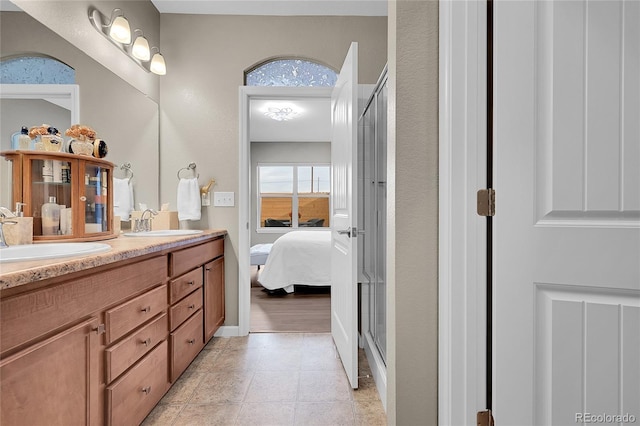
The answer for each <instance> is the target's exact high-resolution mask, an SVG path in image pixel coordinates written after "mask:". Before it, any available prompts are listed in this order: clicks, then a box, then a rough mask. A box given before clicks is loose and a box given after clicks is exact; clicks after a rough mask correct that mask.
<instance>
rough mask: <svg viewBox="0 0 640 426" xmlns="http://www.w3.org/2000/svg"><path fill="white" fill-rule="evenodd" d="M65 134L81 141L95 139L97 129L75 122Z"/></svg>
mask: <svg viewBox="0 0 640 426" xmlns="http://www.w3.org/2000/svg"><path fill="white" fill-rule="evenodd" d="M64 134H65V135H66V136H71V137H72V138H74V139H78V140H81V141H87V140H93V139H95V138H96V131H95V130H93V129H92V128H91V127H89V126H84V125H82V124H74V125H73V126H71V127H70V128H68V129H67V130H66V131H65V132H64Z"/></svg>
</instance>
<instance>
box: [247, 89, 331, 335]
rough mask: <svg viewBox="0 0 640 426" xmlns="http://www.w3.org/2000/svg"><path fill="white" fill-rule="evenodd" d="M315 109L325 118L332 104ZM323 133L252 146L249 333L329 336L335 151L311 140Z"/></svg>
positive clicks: (260, 136)
mask: <svg viewBox="0 0 640 426" xmlns="http://www.w3.org/2000/svg"><path fill="white" fill-rule="evenodd" d="M263 102H267V101H264V100H260V101H257V104H262V103H263ZM269 102H274V101H269ZM278 102H282V101H278ZM290 102H291V101H290ZM308 102H309V101H302V100H298V101H295V102H293V104H295V105H297V106H298V107H299V105H301V104H303V103H308ZM316 103H317V102H316ZM313 108H326V110H327V115H328V110H329V104H328V103H327V104H326V105H324V102H323V103H322V104H321V105H314V106H313ZM252 109H253V107H252ZM307 110H309V108H307ZM321 121H322V122H324V121H328V120H321ZM326 124H327V126H329V125H330V123H329V122H327V123H326ZM323 133H324V132H323V131H322V132H314V133H312V134H310V135H308V136H301V135H300V134H292V135H291V137H292V139H293V138H295V140H290V141H286V142H283V141H280V140H281V139H284V135H280V136H279V137H278V139H280V140H279V141H273V142H269V141H266V140H265V139H268V138H269V136H268V135H269V134H270V132H268V133H267V135H265V134H264V133H262V132H255V135H254V137H253V138H252V142H251V144H250V145H251V148H250V157H251V170H252V171H253V172H254V173H253V176H254V177H253V179H252V182H251V192H252V194H251V222H250V223H251V249H250V264H251V265H250V271H251V316H250V328H249V331H250V332H253V333H256V332H271V333H273V332H312V333H329V332H330V331H331V316H330V310H331V299H330V298H331V291H330V281H331V277H330V263H331V259H330V248H331V245H330V244H331V234H330V228H329V185H330V181H329V173H330V161H331V146H330V143H329V142H325V141H321V140H318V141H313V140H306V139H309V138H312V137H313V138H318V137H323V136H324V135H323Z"/></svg>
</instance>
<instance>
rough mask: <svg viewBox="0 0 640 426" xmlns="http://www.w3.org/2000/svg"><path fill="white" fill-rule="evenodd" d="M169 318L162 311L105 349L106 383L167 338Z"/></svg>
mask: <svg viewBox="0 0 640 426" xmlns="http://www.w3.org/2000/svg"><path fill="white" fill-rule="evenodd" d="M168 322H169V318H168V316H167V314H166V313H163V314H162V315H160V316H159V317H158V318H156V319H155V320H153V321H152V322H150V323H149V324H147V325H145V326H144V327H142V328H141V329H139V330H136V331H135V332H134V333H133V334H131V335H130V336H129V337H127V338H125V339H124V340H123V341H121V342H119V343H117V344H116V345H114V346H113V347H111V348H109V349H106V350H105V353H106V356H107V383H110V382H111V381H112V380H113V379H115V378H116V377H118V376H119V375H120V374H122V373H123V372H124V371H125V370H126V369H127V368H129V367H130V366H132V365H133V364H135V362H136V361H137V360H139V359H140V358H142V356H143V355H144V354H146V353H147V352H149V351H150V350H151V349H152V348H153V347H154V346H156V345H157V344H158V343H159V342H161V341H162V340H165V339H166V338H167V335H168V334H169V331H168V330H169V329H168Z"/></svg>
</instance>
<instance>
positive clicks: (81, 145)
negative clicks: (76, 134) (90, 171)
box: [69, 139, 93, 155]
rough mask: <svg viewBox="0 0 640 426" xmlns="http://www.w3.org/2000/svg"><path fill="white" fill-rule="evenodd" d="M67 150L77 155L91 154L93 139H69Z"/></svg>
mask: <svg viewBox="0 0 640 426" xmlns="http://www.w3.org/2000/svg"><path fill="white" fill-rule="evenodd" d="M69 152H70V153H72V154H79V155H92V154H93V141H87V140H81V139H71V140H70V141H69Z"/></svg>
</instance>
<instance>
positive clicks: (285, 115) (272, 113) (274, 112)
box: [264, 107, 298, 121]
mask: <svg viewBox="0 0 640 426" xmlns="http://www.w3.org/2000/svg"><path fill="white" fill-rule="evenodd" d="M264 115H266V116H267V117H269V118H270V119H272V120H276V121H287V120H291V119H292V118H295V117H296V116H297V115H298V111H296V110H294V109H293V108H291V107H282V108H278V107H269V108H268V109H267V110H266V111H264Z"/></svg>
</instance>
